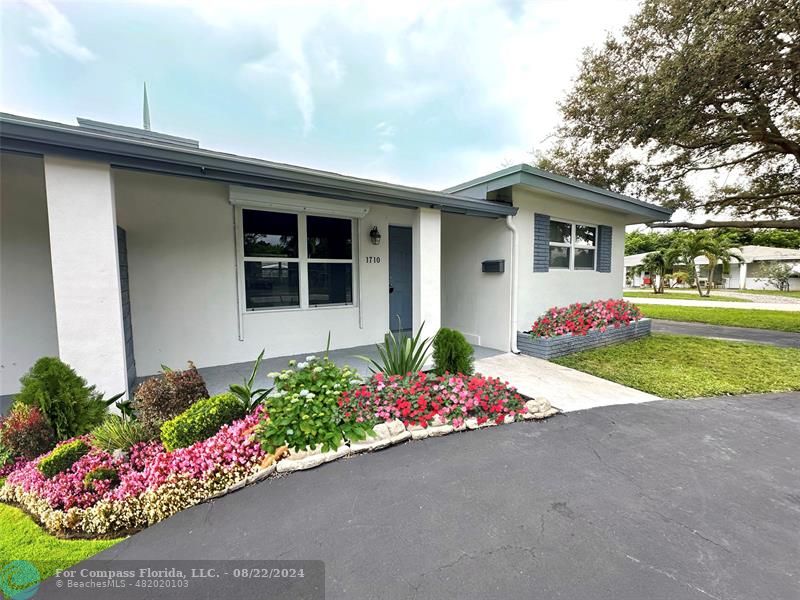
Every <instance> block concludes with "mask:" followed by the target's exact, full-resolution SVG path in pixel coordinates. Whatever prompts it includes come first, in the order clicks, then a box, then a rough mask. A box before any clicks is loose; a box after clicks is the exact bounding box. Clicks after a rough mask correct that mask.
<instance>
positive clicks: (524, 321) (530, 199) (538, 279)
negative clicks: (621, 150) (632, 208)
mask: <svg viewBox="0 0 800 600" xmlns="http://www.w3.org/2000/svg"><path fill="white" fill-rule="evenodd" d="M513 202H514V206H517V207H519V212H518V213H517V216H516V217H514V224H515V225H516V227H517V230H518V231H519V265H518V268H519V272H518V277H519V282H518V289H519V296H518V301H517V319H518V327H519V329H520V331H526V330H528V329H529V328H530V326H531V325H532V324H533V322H534V321H535V320H536V319H537V318H538V317H539V316H540V315H541V314H542V313H543V312H544V311H545V310H547V309H548V308H550V307H553V306H566V305H569V304H572V303H573V302H585V301H588V300H605V299H608V298H621V297H622V283H623V281H624V271H625V266H624V255H625V217H624V215H621V214H619V213H614V212H611V211H607V210H603V209H599V208H594V207H590V206H587V205H584V204H579V203H576V202H570V201H569V200H564V199H561V198H557V197H554V196H549V195H546V194H543V193H537V192H532V191H529V190H523V189H514V191H513ZM534 213H543V214H546V215H549V216H550V218H551V219H556V220H563V221H569V222H573V223H583V224H587V225H610V226H611V227H613V233H612V242H611V252H612V257H611V272H610V273H600V272H598V271H570V270H566V269H551V270H550V271H549V272H547V273H534V272H533V215H534Z"/></svg>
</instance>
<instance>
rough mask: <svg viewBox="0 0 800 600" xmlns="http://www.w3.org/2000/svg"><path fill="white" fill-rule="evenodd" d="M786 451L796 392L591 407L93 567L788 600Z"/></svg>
mask: <svg viewBox="0 0 800 600" xmlns="http://www.w3.org/2000/svg"><path fill="white" fill-rule="evenodd" d="M798 440H800V394H772V395H765V396H759V397H751V398H734V399H705V400H692V401H661V402H653V403H646V404H636V405H622V406H609V407H602V408H596V409H592V410H588V411H579V412H574V413H569V414H567V415H561V416H558V417H555V418H553V419H550V420H547V421H545V422H541V423H535V422H528V423H519V424H514V425H507V426H503V427H495V428H489V429H485V430H480V431H476V432H469V433H463V434H454V435H450V436H447V437H444V438H438V439H429V440H424V441H419V442H411V443H408V444H405V445H402V446H398V447H394V448H390V449H388V450H385V451H382V452H378V453H375V454H371V455H360V456H356V457H352V458H349V459H346V460H342V461H338V462H335V463H332V464H329V465H325V466H323V467H320V468H318V469H315V470H312V471H306V472H301V473H295V474H292V475H290V476H287V477H282V478H279V479H275V480H268V481H265V482H263V483H261V484H258V485H255V486H251V487H248V488H245V489H244V490H241V491H239V492H237V493H235V494H232V495H229V496H227V497H225V498H222V499H220V500H218V501H215V502H211V503H208V504H204V505H200V506H197V507H194V508H192V509H189V510H186V511H184V512H182V513H179V514H178V515H176V516H174V517H172V518H170V519H168V520H166V521H164V522H162V523H160V524H158V525H156V526H154V527H152V528H150V529H148V530H146V531H143V532H142V533H140V534H138V535H136V536H134V537H132V538H130V539H129V540H127V541H125V542H122V543H120V544H118V545H117V546H115V547H113V548H111V549H109V550H107V551H106V552H104V553H103V554H101V555H99V556H98V558H104V559H113V560H112V564H116V565H119V566H122V565H123V563H117V562H115V561H117V560H119V559H148V560H158V559H168V558H184V559H209V558H251V559H252V558H263V559H277V558H281V559H319V560H322V561H324V562H325V573H326V592H327V595H326V597H327V598H329V599H332V598H480V599H481V600H486V599H489V598H523V597H524V598H537V599H538V598H541V599H549V598H569V599H571V600H577V599H584V598H586V599H589V598H591V599H593V600H600V599H609V600H612V599H613V600H624V599H630V600H642V599H645V598H646V599H648V600H658V599H664V600H667V599H668V600H680V599H684V598H685V599H699V600H708V599H709V598H712V599H726V600H727V599H737V598H740V599H747V600H757V599H762V598H763V599H769V600H776V599H787V600H792V599H796V598H798V595H799V593H800V537H798V535H799V534H798V532H800V443H798ZM54 592H55V590H53V588H52V587H51V586H48V585H45V586H43V589H42V590H41V593H40V595H39V596H38V597H56V595H55V593H54ZM181 593H182V592H181V590H173V591H172V592H171V593H170V596H169V597H174V598H181V597H187V598H188V597H190V596H189V595H188V594H184V595H183V596H182V595H181ZM92 597H95V598H104V597H111V598H113V597H114V595H113V594H110V593H109V594H107V595H103V592H102V591H100V590H98V591H96V592H94V593H93V595H92ZM191 597H193V598H195V597H200V596H198V595H197V594H196V593H192V594H191ZM230 597H238V596H237V593H236V590H233V589H232V590H230Z"/></svg>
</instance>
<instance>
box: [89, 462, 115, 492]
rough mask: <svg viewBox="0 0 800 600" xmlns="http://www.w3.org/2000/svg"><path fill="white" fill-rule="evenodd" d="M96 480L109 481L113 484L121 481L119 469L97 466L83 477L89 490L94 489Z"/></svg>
mask: <svg viewBox="0 0 800 600" xmlns="http://www.w3.org/2000/svg"><path fill="white" fill-rule="evenodd" d="M95 481H109V482H110V483H111V485H112V486H115V485H117V484H118V483H119V475H117V471H116V470H115V469H112V468H110V467H97V468H96V469H93V470H91V471H89V472H88V473H87V474H86V475H85V476H84V478H83V487H85V488H86V489H87V490H91V491H94V482H95Z"/></svg>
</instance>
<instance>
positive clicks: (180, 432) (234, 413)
mask: <svg viewBox="0 0 800 600" xmlns="http://www.w3.org/2000/svg"><path fill="white" fill-rule="evenodd" d="M245 413H246V411H245V408H244V406H243V405H242V403H241V401H240V400H239V399H238V398H237V397H236V396H234V395H233V394H231V393H230V392H227V393H224V394H219V395H217V396H213V397H211V398H206V399H204V400H198V401H197V402H195V403H194V404H193V405H192V406H190V407H189V408H188V409H186V410H185V411H184V412H182V413H181V414H179V415H178V416H177V417H174V418H172V419H170V420H169V421H167V422H165V423H164V424H163V425H162V426H161V443H162V444H164V448H166V449H167V450H168V451H169V452H172V451H173V450H175V449H177V448H186V447H187V446H191V445H192V444H194V443H195V442H200V441H202V440H205V439H208V438H210V437H211V436H212V435H214V434H215V433H217V431H219V429H220V427H222V426H223V425H225V424H227V423H230V422H232V421H235V420H236V419H241V418H242V417H244V416H245Z"/></svg>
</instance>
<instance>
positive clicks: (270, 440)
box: [256, 356, 374, 453]
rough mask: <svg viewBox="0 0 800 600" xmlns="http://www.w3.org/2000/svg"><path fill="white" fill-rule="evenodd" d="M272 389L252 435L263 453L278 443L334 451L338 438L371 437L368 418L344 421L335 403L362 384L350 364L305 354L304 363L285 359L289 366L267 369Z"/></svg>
mask: <svg viewBox="0 0 800 600" xmlns="http://www.w3.org/2000/svg"><path fill="white" fill-rule="evenodd" d="M269 376H270V377H272V378H273V379H274V381H275V389H274V391H273V392H272V393H271V394H270V395H269V396H267V398H266V399H265V400H264V406H265V408H266V412H267V415H268V417H266V418H265V419H264V421H263V422H262V423H261V425H259V427H258V429H257V431H256V436H257V438H258V441H259V442H260V443H261V446H262V447H263V448H264V450H265V451H266V452H270V453H271V452H275V450H276V449H277V448H280V447H281V446H289V448H291V449H292V450H295V451H300V450H308V449H313V448H315V447H316V446H317V445H322V451H323V452H327V451H329V450H335V449H336V448H338V447H339V446H340V445H341V444H342V443H343V442H347V441H358V440H363V439H365V438H366V437H367V436H369V435H374V432H373V430H372V426H371V424H370V423H367V422H363V423H362V422H355V420H354V419H347V418H345V416H344V413H343V411H342V410H341V407H340V402H339V400H340V396H341V395H342V393H343V392H345V391H347V390H349V389H351V388H353V387H354V386H355V385H360V384H361V383H362V379H361V377H360V376H359V375H358V373H357V372H355V371H353V370H352V369H351V368H350V367H344V368H341V369H340V368H339V367H337V366H336V365H335V364H334V362H333V361H331V360H330V359H329V358H328V357H327V356H324V357H323V358H317V357H316V356H308V357H306V360H305V361H302V362H300V363H296V362H295V361H289V368H288V369H285V370H283V371H281V372H280V373H270V374H269Z"/></svg>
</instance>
